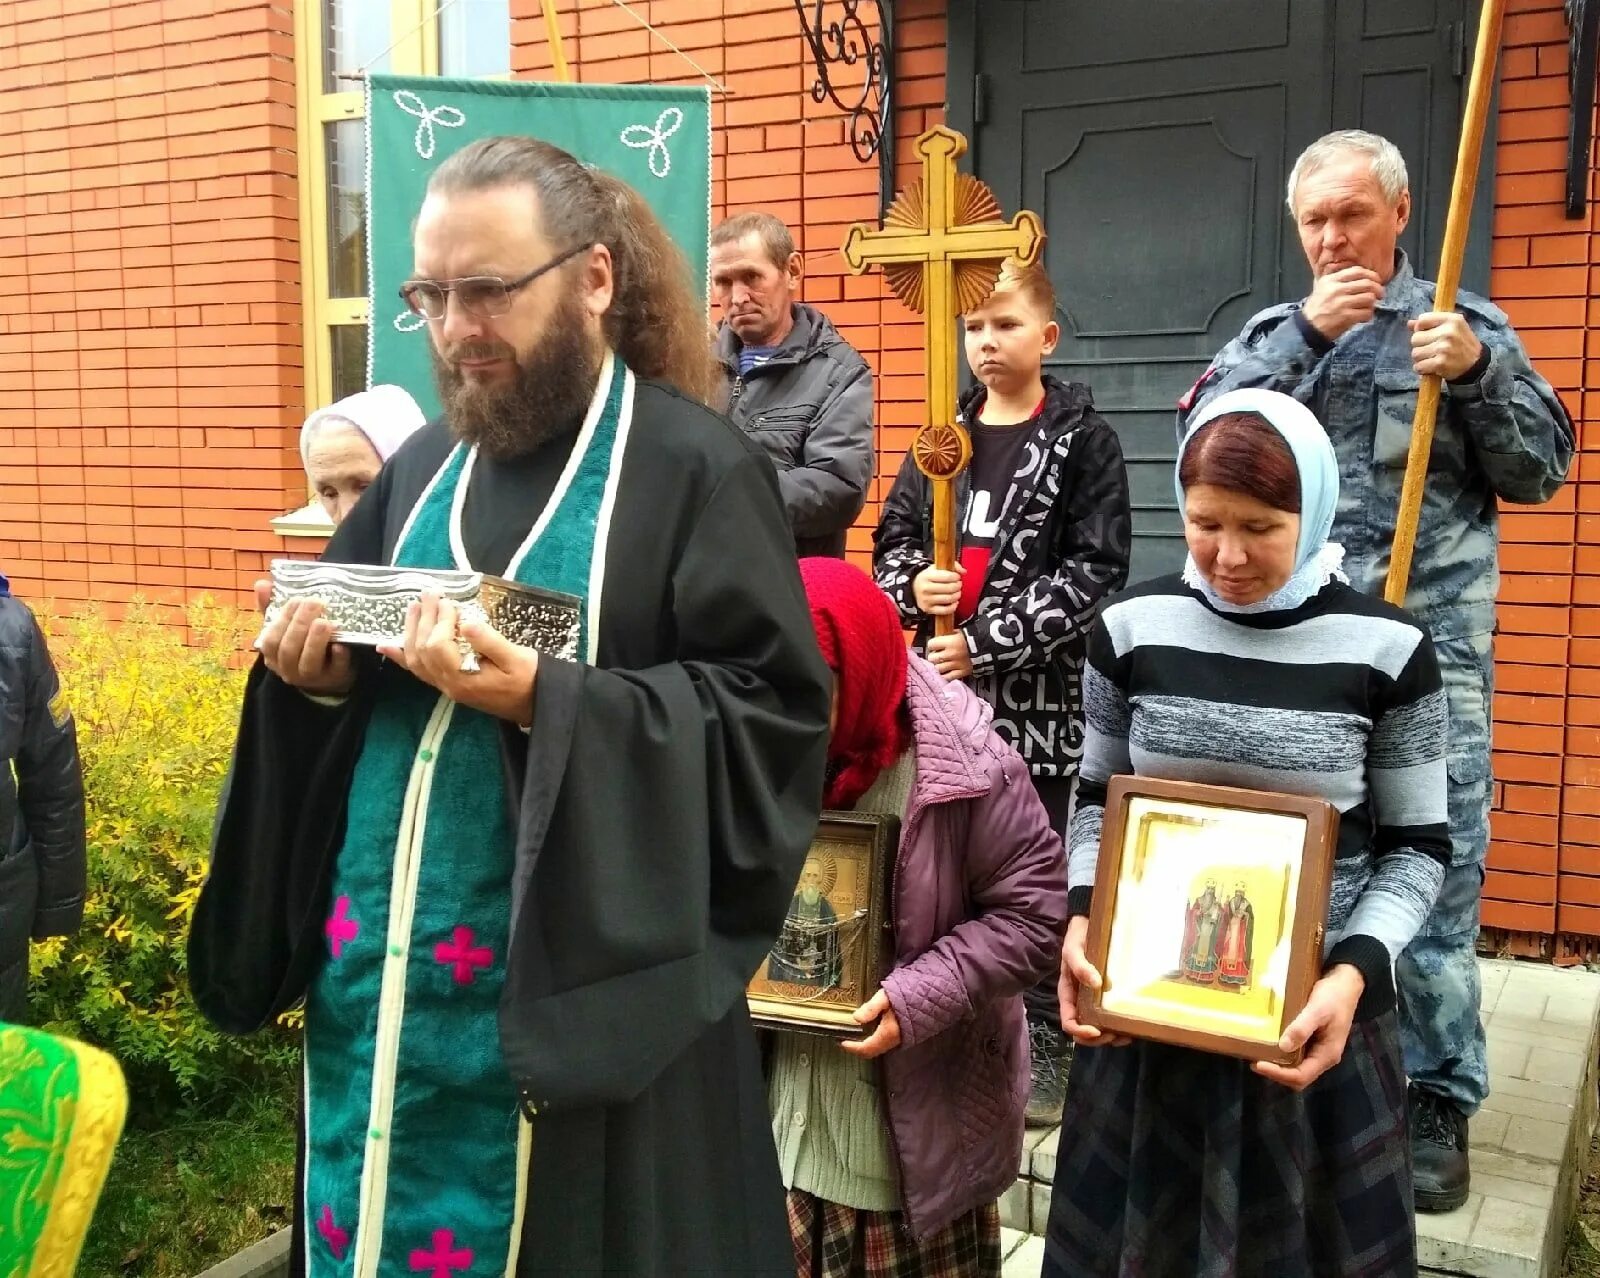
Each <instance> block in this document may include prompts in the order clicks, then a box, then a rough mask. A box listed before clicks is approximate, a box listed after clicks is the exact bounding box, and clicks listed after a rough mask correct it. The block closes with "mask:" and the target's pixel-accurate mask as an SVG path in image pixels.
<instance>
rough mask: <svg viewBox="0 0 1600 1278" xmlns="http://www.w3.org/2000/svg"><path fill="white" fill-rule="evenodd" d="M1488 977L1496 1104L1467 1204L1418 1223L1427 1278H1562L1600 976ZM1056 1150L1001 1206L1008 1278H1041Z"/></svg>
mask: <svg viewBox="0 0 1600 1278" xmlns="http://www.w3.org/2000/svg"><path fill="white" fill-rule="evenodd" d="M1479 967H1480V969H1481V971H1482V973H1483V1015H1484V1028H1485V1031H1486V1033H1487V1035H1488V1040H1489V1086H1490V1092H1491V1094H1490V1097H1489V1100H1488V1101H1487V1103H1486V1104H1485V1105H1484V1107H1483V1109H1482V1110H1480V1111H1479V1112H1478V1113H1477V1114H1476V1115H1474V1116H1473V1119H1472V1124H1471V1132H1472V1193H1471V1195H1470V1196H1469V1197H1468V1199H1467V1202H1466V1205H1465V1206H1463V1207H1462V1208H1461V1209H1460V1210H1459V1211H1454V1212H1450V1213H1448V1214H1446V1215H1435V1216H1428V1215H1424V1216H1419V1217H1418V1218H1417V1249H1418V1253H1419V1259H1420V1261H1421V1264H1422V1272H1423V1273H1424V1274H1438V1275H1472V1276H1477V1275H1482V1276H1484V1278H1554V1275H1555V1274H1556V1273H1558V1272H1559V1270H1560V1267H1561V1254H1562V1249H1563V1247H1564V1246H1565V1243H1566V1238H1567V1231H1568V1229H1569V1228H1570V1226H1571V1224H1572V1217H1573V1214H1574V1211H1575V1210H1576V1206H1577V1198H1578V1181H1579V1177H1580V1174H1581V1171H1582V1168H1583V1160H1584V1159H1585V1158H1586V1157H1587V1154H1588V1149H1589V1140H1590V1137H1591V1136H1592V1135H1593V1133H1594V1129H1595V1121H1596V1115H1597V1108H1600V1106H1597V1095H1600V1093H1597V1085H1600V1073H1597V1067H1596V1051H1597V1048H1600V974H1597V973H1593V972H1589V971H1586V970H1583V969H1578V968H1565V969H1564V968H1556V967H1550V966H1547V965H1545V964H1540V963H1526V962H1518V961H1515V960H1497V959H1485V960H1481V961H1480V964H1479ZM1059 1139H1060V1133H1059V1131H1057V1130H1049V1131H1031V1132H1029V1133H1028V1137H1027V1140H1026V1141H1025V1142H1024V1145H1023V1150H1022V1162H1021V1167H1020V1168H1019V1169H1018V1177H1017V1181H1016V1183H1015V1184H1014V1185H1013V1186H1012V1187H1011V1188H1010V1189H1009V1190H1007V1191H1006V1193H1005V1195H1004V1197H1002V1198H1001V1200H1000V1223H1001V1225H1002V1227H1004V1228H1005V1229H1006V1230H1008V1231H1014V1235H1013V1234H1008V1237H1011V1238H1013V1243H1012V1247H1011V1248H1010V1252H1009V1255H1008V1259H1007V1262H1006V1263H1007V1269H1006V1278H1012V1275H1013V1269H1014V1270H1015V1274H1016V1275H1017V1276H1018V1278H1021V1276H1022V1275H1023V1274H1024V1273H1028V1274H1037V1273H1038V1265H1037V1263H1034V1264H1033V1268H1032V1269H1031V1270H1025V1268H1024V1264H1025V1260H1026V1258H1027V1257H1031V1255H1032V1251H1031V1250H1029V1249H1027V1248H1025V1247H1024V1246H1023V1245H1022V1244H1021V1243H1020V1242H1018V1241H1016V1240H1017V1239H1022V1238H1026V1237H1027V1236H1028V1235H1037V1234H1042V1233H1043V1232H1044V1229H1045V1224H1046V1221H1047V1220H1048V1219H1049V1215H1050V1186H1051V1183H1052V1182H1053V1180H1054V1179H1055V1170H1056V1147H1057V1144H1058V1142H1059ZM1037 1250H1038V1252H1039V1255H1040V1256H1042V1255H1043V1243H1042V1241H1040V1242H1039V1244H1038V1248H1037ZM1027 1263H1032V1262H1031V1261H1028V1262H1027Z"/></svg>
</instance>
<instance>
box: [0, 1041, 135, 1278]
mask: <svg viewBox="0 0 1600 1278" xmlns="http://www.w3.org/2000/svg"><path fill="white" fill-rule="evenodd" d="M127 1110H128V1089H127V1087H126V1086H125V1085H124V1083H123V1081H122V1070H121V1069H120V1068H119V1067H118V1065H117V1063H116V1061H114V1060H112V1059H111V1057H110V1056H108V1055H106V1053H104V1052H102V1051H100V1050H99V1049H98V1048H94V1047H89V1046H86V1045H85V1044H83V1043H78V1042H74V1041H73V1040H71V1039H66V1038H59V1037H57V1036H56V1035H54V1034H47V1033H45V1032H44V1031H43V1030H36V1029H25V1028H23V1027H22V1026H21V1025H7V1024H4V1023H0V1278H51V1276H52V1275H57V1274H70V1273H72V1272H73V1271H74V1269H75V1268H76V1266H77V1263H78V1256H79V1253H80V1252H81V1251H82V1249H83V1240H84V1236H85V1235H86V1234H87V1233H88V1232H89V1221H90V1218H91V1217H92V1216H93V1215H94V1208H95V1203H96V1201H97V1200H98V1199H99V1196H100V1189H101V1186H102V1185H103V1184H104V1183H105V1178H106V1172H107V1171H108V1170H110V1167H111V1155H112V1153H113V1151H114V1150H115V1149H116V1145H117V1136H118V1135H119V1133H120V1132H121V1131H122V1120H123V1117H124V1115H126V1113H127Z"/></svg>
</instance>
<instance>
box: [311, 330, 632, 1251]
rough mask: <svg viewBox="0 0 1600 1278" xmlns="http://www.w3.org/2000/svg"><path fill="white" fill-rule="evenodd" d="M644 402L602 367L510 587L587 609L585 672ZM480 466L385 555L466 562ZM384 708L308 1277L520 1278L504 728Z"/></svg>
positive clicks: (329, 1073) (314, 1059) (337, 958)
mask: <svg viewBox="0 0 1600 1278" xmlns="http://www.w3.org/2000/svg"><path fill="white" fill-rule="evenodd" d="M632 406H633V375H632V374H631V373H630V372H629V371H628V370H627V368H625V367H624V366H623V365H622V364H621V363H620V362H618V361H616V360H615V359H614V358H613V357H611V356H607V358H606V361H605V364H604V366H603V368H602V370H601V374H600V380H599V383H598V386H597V388H596V392H595V398H594V402H593V403H592V404H591V406H590V409H589V413H588V416H587V417H586V419H585V421H584V424H583V427H582V429H581V430H580V432H579V435H578V439H577V442H576V444H575V445H574V448H573V451H572V456H571V458H570V459H569V461H568V463H567V466H566V468H565V470H564V471H563V472H562V475H561V478H560V480H559V481H558V482H557V485H556V489H555V491H554V493H553V494H552V495H551V497H550V500H549V502H548V504H547V506H546V508H545V510H544V512H543V514H542V515H541V516H540V518H539V519H538V521H537V522H536V523H535V524H534V526H533V528H532V530H531V531H530V533H529V535H528V538H527V540H526V541H525V542H524V543H523V546H522V547H521V549H520V550H519V551H518V552H517V554H516V555H515V556H514V557H513V559H512V562H511V564H510V565H509V566H508V567H507V569H506V571H505V573H504V574H503V575H505V576H507V577H510V578H513V579H514V580H516V581H520V582H523V583H525V584H527V585H533V586H540V587H544V588H546V589H550V590H557V591H561V592H564V593H566V594H571V595H576V596H578V597H580V598H583V599H584V600H585V601H586V602H585V608H584V615H583V618H582V631H581V638H580V644H581V651H582V652H583V653H584V656H585V659H586V660H589V661H593V659H594V648H595V645H596V643H597V641H598V628H599V607H600V601H601V595H602V586H603V575H604V571H605V562H604V560H605V553H604V549H605V527H606V522H607V519H608V518H609V515H610V508H611V502H612V500H613V499H614V496H615V491H616V485H617V481H618V477H619V475H620V471H621V464H622V458H623V455H624V452H625V449H626V443H627V433H628V429H629V425H630V421H631V415H632ZM475 460H476V454H475V452H474V451H472V450H469V449H467V448H466V447H464V446H462V445H459V444H458V445H457V446H456V447H455V449H454V450H453V451H452V452H451V453H450V455H449V457H448V458H446V460H445V461H444V463H443V464H442V465H441V466H440V468H439V470H438V472H437V473H436V474H435V475H434V477H433V479H432V481H431V482H430V483H429V485H428V487H427V488H426V489H425V490H424V491H423V493H422V495H421V497H419V498H418V500H417V503H416V505H415V507H414V508H413V509H412V511H411V514H410V516H409V518H408V520H407V523H406V526H405V528H404V530H403V531H402V533H401V535H400V538H399V541H398V544H397V545H396V548H395V552H394V556H393V562H394V563H395V564H396V565H404V566H411V567H424V568H463V569H464V568H469V567H471V566H472V565H470V564H468V563H467V562H466V552H465V548H464V546H463V544H462V540H461V517H462V511H463V508H464V506H465V502H466V495H467V491H468V488H469V486H470V483H471V476H472V469H473V465H474V462H475ZM395 682H396V684H397V685H399V690H398V691H395V692H393V693H392V694H386V695H385V696H384V697H383V698H381V699H380V701H379V704H378V705H377V706H376V707H375V708H374V710H373V713H372V720H371V724H370V726H369V727H368V729H367V735H366V740H365V742H364V744H363V746H362V751H361V756H360V759H359V760H358V761H357V764H356V769H355V775H354V778H353V781H352V785H351V792H350V804H349V814H348V819H347V823H346V830H345V839H344V843H343V845H342V846H341V848H340V851H339V856H338V861H337V864H336V868H335V873H334V884H333V891H332V907H331V913H330V915H329V917H328V919H327V922H326V924H325V926H324V932H325V935H326V939H327V943H328V954H327V958H326V960H325V962H324V964H323V967H322V969H321V971H320V972H319V974H318V975H317V977H316V979H315V980H314V981H313V984H312V987H311V990H310V993H309V995H308V997H307V1002H306V1105H305V1124H306V1130H305V1137H306V1155H307V1156H306V1176H305V1196H304V1199H303V1200H302V1204H301V1209H302V1211H304V1213H305V1215H304V1217H303V1219H304V1222H305V1233H306V1272H307V1275H308V1278H334V1276H335V1275H338V1276H339V1278H344V1276H346V1275H349V1276H351V1278H414V1276H415V1275H416V1274H417V1273H422V1274H427V1275H431V1278H480V1276H483V1278H487V1276H488V1275H505V1274H513V1273H514V1272H515V1266H516V1252H517V1235H518V1233H519V1232H520V1227H521V1216H522V1208H523V1201H524V1199H525V1196H526V1192H527V1182H526V1177H527V1166H528V1152H529V1141H530V1140H531V1134H530V1132H529V1130H528V1127H527V1124H526V1122H525V1121H524V1120H523V1119H522V1118H521V1116H520V1113H519V1111H518V1107H517V1096H516V1091H515V1088H514V1085H513V1081H512V1079H511V1078H510V1077H509V1075H508V1074H507V1073H506V1068H505V1064H504V1062H503V1060H502V1059H501V1055H500V1038H499V1023H498V1008H499V999H500V991H501V988H502V986H503V984H504V978H505V960H506V952H507V947H508V944H509V940H510V930H511V875H512V867H513V859H514V856H513V853H514V831H513V829H512V825H511V821H510V817H509V815H508V811H507V804H506V802H505V796H504V794H503V792H502V788H501V783H500V777H501V762H500V745H499V734H500V731H501V729H500V725H499V724H498V723H497V722H496V721H495V720H494V719H492V718H490V717H489V716H488V715H485V714H482V713H480V712H478V711H475V710H471V709H469V708H467V707H466V706H462V705H458V704H456V703H454V702H451V701H450V700H448V699H447V698H445V697H443V696H440V695H439V694H437V693H436V692H434V691H433V689H431V688H429V687H427V686H426V685H424V684H423V683H421V682H420V681H417V680H410V679H407V680H397V681H395Z"/></svg>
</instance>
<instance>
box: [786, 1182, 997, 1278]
mask: <svg viewBox="0 0 1600 1278" xmlns="http://www.w3.org/2000/svg"><path fill="white" fill-rule="evenodd" d="M789 1237H790V1239H791V1240H792V1241H793V1242H794V1271H795V1274H796V1278H1000V1207H999V1204H998V1203H990V1204H989V1205H988V1206H987V1207H975V1208H973V1210H971V1211H969V1212H968V1213H967V1214H966V1215H965V1216H961V1217H959V1218H957V1219H956V1220H953V1221H951V1222H950V1224H948V1225H946V1226H945V1227H944V1228H943V1229H941V1230H940V1231H939V1232H938V1233H936V1234H934V1235H933V1236H932V1237H931V1238H927V1239H924V1240H923V1241H922V1242H920V1243H919V1242H916V1241H915V1240H914V1239H913V1238H912V1237H911V1234H910V1233H909V1232H908V1231H907V1229H906V1227H905V1225H904V1223H903V1218H902V1217H901V1214H900V1213H899V1212H897V1211H858V1210H857V1209H856V1208H854V1207H841V1206H840V1205H839V1204H838V1203H830V1202H827V1201H826V1200H824V1199H821V1198H818V1197H816V1196H815V1195H813V1194H807V1193H804V1192H802V1191H800V1190H797V1189H791V1190H790V1191H789Z"/></svg>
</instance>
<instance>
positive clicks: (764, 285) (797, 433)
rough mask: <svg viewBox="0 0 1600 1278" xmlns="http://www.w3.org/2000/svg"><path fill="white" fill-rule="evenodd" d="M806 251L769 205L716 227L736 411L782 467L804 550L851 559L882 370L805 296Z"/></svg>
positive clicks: (782, 486) (725, 346) (715, 263)
mask: <svg viewBox="0 0 1600 1278" xmlns="http://www.w3.org/2000/svg"><path fill="white" fill-rule="evenodd" d="M800 275H801V258H800V254H799V253H798V252H796V250H795V247H794V238H793V237H792V236H791V235H790V234H789V229H788V227H786V226H784V224H783V223H782V222H781V221H779V220H778V219H777V218H776V217H774V216H773V215H772V214H770V213H740V214H738V215H736V216H734V217H730V218H729V219H728V220H727V221H725V222H723V223H722V225H720V226H719V227H717V229H716V230H715V231H713V232H712V233H711V287H712V292H713V295H714V296H715V297H716V300H717V304H718V305H719V306H721V307H722V326H721V328H720V329H718V331H717V358H718V359H720V360H721V361H722V366H723V368H724V369H725V370H726V372H727V375H728V407H727V413H728V416H729V417H731V418H732V419H733V420H734V422H735V423H736V424H737V425H738V426H739V427H740V428H741V429H742V430H744V431H745V433H746V434H748V435H749V436H750V437H751V438H752V439H754V440H755V441H756V442H757V443H759V444H760V445H761V446H762V448H764V449H765V450H766V453H767V455H768V456H769V457H771V458H772V462H773V465H775V466H776V467H777V468H778V488H779V490H780V491H781V492H782V493H783V504H784V508H785V509H786V510H787V511H788V512H789V525H790V527H792V528H793V529H794V541H795V550H796V552H797V553H798V554H799V555H800V556H802V557H805V556H807V555H831V556H833V557H834V558H843V556H844V543H845V531H846V530H847V529H848V528H849V527H850V525H851V524H852V523H854V522H855V518H856V516H857V515H859V514H860V513H861V507H862V505H863V504H864V503H865V502H866V499H867V485H868V483H869V482H870V481H871V479H872V464H873V447H872V370H871V369H869V368H868V367H867V362H866V360H864V359H862V358H861V356H860V354H858V353H857V351H856V350H855V348H854V347H852V346H851V345H850V343H848V342H847V341H845V340H844V338H842V337H840V336H839V333H838V330H837V329H835V328H834V327H833V325H832V324H830V323H829V322H828V320H827V317H826V316H824V315H822V314H821V313H820V312H819V311H817V310H814V309H813V308H812V307H809V306H806V305H804V304H802V303H800V302H797V301H795V294H796V291H797V290H798V289H799V287H800Z"/></svg>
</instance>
